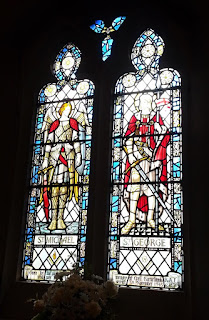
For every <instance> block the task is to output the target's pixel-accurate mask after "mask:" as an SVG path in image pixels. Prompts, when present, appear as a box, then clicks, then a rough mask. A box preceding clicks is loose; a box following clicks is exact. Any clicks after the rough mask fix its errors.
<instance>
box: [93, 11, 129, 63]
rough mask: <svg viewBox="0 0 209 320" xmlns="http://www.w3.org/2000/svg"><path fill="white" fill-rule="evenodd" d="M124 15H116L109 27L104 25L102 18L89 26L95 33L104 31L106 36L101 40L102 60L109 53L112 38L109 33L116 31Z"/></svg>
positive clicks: (107, 56)
mask: <svg viewBox="0 0 209 320" xmlns="http://www.w3.org/2000/svg"><path fill="white" fill-rule="evenodd" d="M125 19H126V17H117V18H115V19H114V20H113V22H112V25H111V26H110V27H108V28H107V27H106V26H105V23H104V21H103V20H96V21H95V23H94V24H92V25H91V26H90V28H91V29H92V30H93V31H94V32H96V33H106V37H105V39H104V40H102V60H103V61H105V60H107V59H108V58H109V57H110V55H111V50H112V45H113V39H112V38H111V37H110V33H111V32H113V31H117V30H118V29H119V28H120V26H121V24H122V23H123V22H124V20H125Z"/></svg>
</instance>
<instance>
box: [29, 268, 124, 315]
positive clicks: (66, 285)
mask: <svg viewBox="0 0 209 320" xmlns="http://www.w3.org/2000/svg"><path fill="white" fill-rule="evenodd" d="M63 278H66V280H64V281H63ZM117 293H118V288H117V287H116V286H115V284H114V283H113V282H112V281H104V280H103V279H102V278H101V277H99V276H95V275H91V276H90V275H89V274H88V273H87V274H86V275H85V276H81V275H80V273H79V268H78V267H76V268H75V269H73V270H72V271H70V272H60V273H57V275H56V282H55V283H54V284H52V285H51V286H50V287H49V289H48V290H47V292H46V293H44V295H43V296H42V299H37V300H33V301H34V311H35V312H37V313H38V314H37V315H36V316H35V317H33V319H32V320H67V319H68V320H86V319H98V320H105V319H108V320H109V319H113V318H114V314H113V313H112V312H111V300H112V299H115V297H116V296H117Z"/></svg>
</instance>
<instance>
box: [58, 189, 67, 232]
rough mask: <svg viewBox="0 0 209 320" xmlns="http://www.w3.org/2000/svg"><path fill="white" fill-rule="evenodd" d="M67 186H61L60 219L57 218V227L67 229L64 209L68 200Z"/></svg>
mask: <svg viewBox="0 0 209 320" xmlns="http://www.w3.org/2000/svg"><path fill="white" fill-rule="evenodd" d="M67 192H68V190H67V187H66V186H64V187H60V196H59V211H58V220H57V229H66V225H65V223H64V221H63V215H64V210H65V206H66V202H67Z"/></svg>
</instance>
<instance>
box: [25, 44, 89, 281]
mask: <svg viewBox="0 0 209 320" xmlns="http://www.w3.org/2000/svg"><path fill="white" fill-rule="evenodd" d="M80 62H81V52H80V50H79V49H78V48H77V47H76V46H75V45H74V44H72V43H69V44H67V45H65V46H64V47H63V48H62V50H61V51H60V52H59V54H58V55H57V57H56V59H55V63H54V65H53V73H54V75H55V77H56V79H57V81H56V82H54V83H48V84H47V85H45V86H44V87H43V88H42V89H41V91H40V93H39V97H38V106H37V117H36V124H35V135H34V141H33V146H32V148H33V153H32V165H31V178H30V188H29V196H28V207H27V222H26V229H25V243H24V257H23V268H22V277H23V278H24V279H26V280H37V281H52V280H54V275H55V274H56V272H58V271H59V270H70V269H72V267H73V265H74V264H75V263H78V264H79V265H80V266H81V267H82V266H83V264H84V260H85V241H86V226H87V210H88V196H89V173H90V161H91V136H92V116H93V95H94V84H93V83H92V81H90V80H88V79H84V80H78V79H77V78H76V71H77V69H78V67H79V64H80Z"/></svg>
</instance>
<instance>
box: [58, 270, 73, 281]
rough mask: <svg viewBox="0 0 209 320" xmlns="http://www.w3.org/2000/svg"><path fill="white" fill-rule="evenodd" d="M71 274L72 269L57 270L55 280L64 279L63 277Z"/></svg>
mask: <svg viewBox="0 0 209 320" xmlns="http://www.w3.org/2000/svg"><path fill="white" fill-rule="evenodd" d="M70 274H71V272H70V271H62V272H57V273H56V274H55V276H54V279H55V280H62V278H63V277H67V276H69V275H70Z"/></svg>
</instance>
